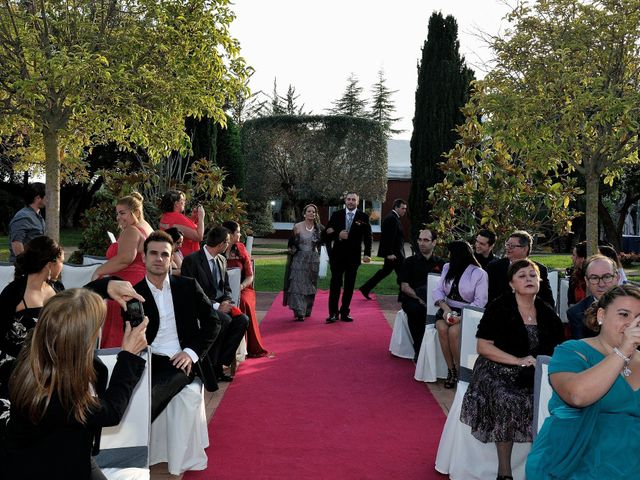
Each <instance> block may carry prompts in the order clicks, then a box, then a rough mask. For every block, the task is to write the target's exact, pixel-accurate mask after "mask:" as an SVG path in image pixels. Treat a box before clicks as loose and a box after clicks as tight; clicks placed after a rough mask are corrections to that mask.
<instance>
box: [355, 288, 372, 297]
mask: <svg viewBox="0 0 640 480" xmlns="http://www.w3.org/2000/svg"><path fill="white" fill-rule="evenodd" d="M358 290H359V291H360V293H361V294H362V296H363V297H364V298H366V299H367V300H373V299H372V298H371V297H370V296H369V293H370V292H369V291H368V290H363V289H362V287H360V288H359V289H358Z"/></svg>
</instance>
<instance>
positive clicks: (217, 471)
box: [184, 292, 446, 480]
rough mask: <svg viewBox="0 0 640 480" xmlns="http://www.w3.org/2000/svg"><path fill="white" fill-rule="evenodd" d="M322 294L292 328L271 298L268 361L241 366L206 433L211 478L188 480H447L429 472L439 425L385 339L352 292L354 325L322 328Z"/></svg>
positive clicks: (384, 329)
mask: <svg viewBox="0 0 640 480" xmlns="http://www.w3.org/2000/svg"><path fill="white" fill-rule="evenodd" d="M327 296H328V294H327V292H319V293H318V295H317V298H316V306H315V309H314V311H313V315H312V317H311V318H310V319H307V320H306V321H305V322H294V321H293V316H292V314H291V312H290V311H289V310H288V309H287V308H286V307H283V306H282V294H280V295H278V297H277V298H276V299H275V301H274V303H273V305H272V306H271V308H270V310H269V312H268V313H267V316H266V317H265V319H264V321H263V322H262V326H261V331H262V335H263V339H264V343H265V345H266V346H267V348H268V349H269V350H270V351H273V352H275V357H274V358H261V359H248V360H247V361H246V362H244V363H243V364H242V366H241V368H240V369H239V371H238V374H237V375H236V378H235V380H234V381H233V383H232V384H231V385H230V387H229V389H228V390H227V392H226V394H225V396H224V398H223V400H222V403H221V404H220V406H219V407H218V409H217V410H216V413H215V415H214V417H213V419H212V420H211V423H210V425H209V436H210V442H211V446H210V447H209V449H208V451H207V453H208V455H209V468H208V469H207V470H206V471H204V472H189V473H187V474H186V475H185V476H184V478H185V480H201V479H216V480H223V479H229V480H238V479H243V478H246V479H265V480H267V479H280V480H282V479H296V480H301V479H314V480H316V479H332V480H336V479H339V480H350V479H385V480H388V479H395V480H413V479H415V480H428V479H432V478H433V479H442V478H446V477H443V476H441V475H439V474H438V473H437V472H435V470H434V462H435V454H436V450H437V447H438V440H439V438H440V432H441V431H442V426H443V424H444V420H445V416H444V414H443V412H442V410H441V408H440V407H439V406H438V404H437V403H436V401H435V400H434V399H433V397H432V396H431V394H430V393H429V391H428V389H427V388H426V387H425V386H424V385H423V384H420V383H418V382H416V381H414V380H413V371H414V368H413V364H412V363H411V362H410V361H408V360H402V359H398V358H394V357H392V356H390V354H389V351H388V346H389V338H390V335H391V329H390V328H389V325H388V323H387V321H386V320H385V318H384V316H383V314H382V312H381V311H380V309H379V307H378V303H377V302H376V301H366V300H364V299H362V298H361V297H360V296H359V295H358V294H357V292H356V295H354V299H353V305H352V316H353V317H354V318H355V322H354V323H343V322H337V323H335V324H330V325H327V324H325V318H326V316H327Z"/></svg>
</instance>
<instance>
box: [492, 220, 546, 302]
mask: <svg viewBox="0 0 640 480" xmlns="http://www.w3.org/2000/svg"><path fill="white" fill-rule="evenodd" d="M532 244H533V238H531V235H529V233H528V232H525V231H524V230H516V231H515V232H513V233H512V234H511V235H509V240H507V242H506V243H505V244H504V249H505V256H504V258H500V259H498V260H494V261H493V262H491V263H489V264H488V265H487V267H486V268H485V270H486V272H487V274H488V275H489V302H492V301H493V300H495V299H496V298H498V297H499V296H500V295H502V294H503V293H504V292H506V291H508V290H509V288H510V287H509V279H508V278H507V270H508V269H509V265H511V264H512V263H513V262H515V261H516V260H523V259H525V258H528V257H529V253H530V252H531V245H532ZM534 263H535V264H536V265H538V268H539V269H540V290H539V291H538V297H540V298H541V299H542V300H544V301H545V302H547V303H548V304H549V305H550V306H551V307H555V302H554V300H553V293H552V292H551V285H550V284H549V278H548V275H547V267H545V266H544V265H542V264H541V263H538V262H534Z"/></svg>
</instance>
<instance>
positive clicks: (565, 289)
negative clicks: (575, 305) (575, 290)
mask: <svg viewBox="0 0 640 480" xmlns="http://www.w3.org/2000/svg"><path fill="white" fill-rule="evenodd" d="M568 309H569V279H568V278H563V279H562V280H560V297H559V299H558V315H559V316H560V320H562V323H569V319H568V318H567V310H568Z"/></svg>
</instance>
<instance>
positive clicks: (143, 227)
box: [93, 192, 153, 348]
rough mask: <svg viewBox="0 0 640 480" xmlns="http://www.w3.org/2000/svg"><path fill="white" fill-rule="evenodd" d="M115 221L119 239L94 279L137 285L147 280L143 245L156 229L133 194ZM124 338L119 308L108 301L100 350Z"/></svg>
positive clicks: (120, 207) (119, 207) (122, 203)
mask: <svg viewBox="0 0 640 480" xmlns="http://www.w3.org/2000/svg"><path fill="white" fill-rule="evenodd" d="M116 219H117V221H118V226H119V227H120V230H121V233H120V236H119V237H118V241H117V242H115V243H112V244H111V245H110V246H109V248H108V249H107V253H106V256H107V258H108V260H107V261H106V262H105V263H103V264H102V265H100V266H99V267H98V268H97V269H96V271H95V273H94V274H93V279H94V280H95V279H96V278H100V277H103V276H105V275H110V276H116V277H119V278H121V279H122V280H126V281H127V282H130V283H131V285H135V284H136V283H138V282H140V281H141V280H142V279H143V278H144V275H145V271H146V269H145V266H144V262H143V260H142V252H143V247H144V241H145V240H146V238H147V237H148V236H149V234H150V233H151V232H153V228H151V226H150V225H149V224H148V223H147V222H146V220H145V219H144V214H143V212H142V195H140V194H139V193H137V192H134V193H132V194H131V195H128V196H126V197H123V198H121V199H120V200H118V203H117V204H116ZM123 334H124V323H123V321H122V313H121V309H120V305H118V304H117V303H116V302H114V301H113V300H109V301H108V302H107V318H106V320H105V322H104V326H103V328H102V337H101V340H100V346H101V347H102V348H109V347H118V346H120V345H121V344H122V336H123Z"/></svg>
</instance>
